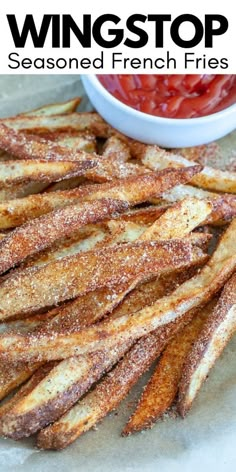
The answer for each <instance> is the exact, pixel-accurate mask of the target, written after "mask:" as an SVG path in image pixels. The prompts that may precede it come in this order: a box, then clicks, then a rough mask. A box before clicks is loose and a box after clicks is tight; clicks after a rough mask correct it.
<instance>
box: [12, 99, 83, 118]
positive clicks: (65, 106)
mask: <svg viewBox="0 0 236 472" xmlns="http://www.w3.org/2000/svg"><path fill="white" fill-rule="evenodd" d="M80 102H81V97H75V98H72V99H71V100H66V101H65V102H59V103H52V104H50V105H44V106H42V107H39V108H36V109H35V110H30V111H28V112H26V113H22V114H21V115H18V117H21V116H22V115H23V116H30V117H33V116H52V115H60V114H64V113H73V112H74V111H76V109H77V107H78V106H79V104H80ZM18 117H16V118H18Z"/></svg>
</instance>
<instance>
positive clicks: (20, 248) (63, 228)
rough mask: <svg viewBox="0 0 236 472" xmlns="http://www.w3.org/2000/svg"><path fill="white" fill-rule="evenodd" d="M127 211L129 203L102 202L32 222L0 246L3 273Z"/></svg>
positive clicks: (67, 210)
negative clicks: (77, 231) (76, 233)
mask: <svg viewBox="0 0 236 472" xmlns="http://www.w3.org/2000/svg"><path fill="white" fill-rule="evenodd" d="M126 208H127V205H126V204H125V202H121V201H117V200H110V199H109V200H108V199H101V200H97V201H95V202H87V203H84V204H82V203H81V204H77V205H70V206H68V207H65V208H61V209H59V210H56V211H54V212H53V213H50V215H44V216H41V217H40V218H38V219H37V220H34V221H30V222H29V223H26V224H25V225H23V226H21V227H19V228H17V229H15V230H14V231H12V232H11V233H10V234H9V235H8V236H7V237H6V238H4V239H3V241H1V243H0V273H3V272H5V271H7V270H8V269H10V268H11V267H14V266H15V265H16V264H18V263H19V262H22V261H23V260H24V259H26V257H29V256H31V255H33V254H35V253H37V252H39V251H42V250H43V249H45V248H46V247H48V246H50V245H52V243H53V242H54V241H57V240H59V239H61V238H63V237H66V236H69V235H70V234H73V232H75V231H76V230H78V229H79V228H81V227H82V226H84V225H86V224H88V223H94V222H97V221H101V220H103V219H105V218H106V217H107V216H111V215H112V213H114V212H119V211H122V210H124V209H126Z"/></svg>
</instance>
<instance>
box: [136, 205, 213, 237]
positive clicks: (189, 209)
mask: <svg viewBox="0 0 236 472" xmlns="http://www.w3.org/2000/svg"><path fill="white" fill-rule="evenodd" d="M211 211H212V206H211V203H210V202H207V201H204V200H198V199H197V198H190V197H189V198H186V199H184V200H182V201H181V202H179V203H177V204H176V205H174V206H173V207H172V208H169V209H168V210H167V211H166V212H165V213H164V215H162V216H160V218H159V219H158V220H157V221H156V222H155V223H154V224H153V225H152V226H151V227H150V228H149V230H147V231H146V232H145V233H144V234H143V236H141V239H144V240H146V239H150V233H151V237H152V239H155V240H160V239H173V238H178V237H181V238H182V237H184V236H185V235H187V234H189V233H190V232H191V231H192V230H193V229H194V228H196V227H197V226H198V225H199V224H201V223H202V222H203V221H204V220H205V219H206V218H207V217H208V215H209V214H210V213H211ZM173 221H175V225H174V226H173Z"/></svg>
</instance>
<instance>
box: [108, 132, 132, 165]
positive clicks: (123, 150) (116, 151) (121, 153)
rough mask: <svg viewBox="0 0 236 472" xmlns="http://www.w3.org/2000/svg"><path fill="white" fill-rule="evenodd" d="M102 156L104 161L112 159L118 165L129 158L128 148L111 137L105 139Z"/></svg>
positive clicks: (118, 139) (116, 138)
mask: <svg viewBox="0 0 236 472" xmlns="http://www.w3.org/2000/svg"><path fill="white" fill-rule="evenodd" d="M102 155H103V157H105V158H106V159H114V160H116V161H118V162H120V163H121V162H126V161H128V160H129V159H130V158H131V153H130V149H129V146H128V145H127V144H126V143H125V142H124V141H122V140H121V139H120V138H119V137H118V136H111V137H110V138H108V139H107V141H106V143H105V146H104V149H103V153H102Z"/></svg>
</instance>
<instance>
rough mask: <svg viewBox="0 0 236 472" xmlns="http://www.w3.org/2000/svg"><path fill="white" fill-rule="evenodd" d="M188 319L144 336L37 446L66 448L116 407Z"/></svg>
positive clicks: (41, 436)
mask: <svg viewBox="0 0 236 472" xmlns="http://www.w3.org/2000/svg"><path fill="white" fill-rule="evenodd" d="M184 318H185V320H184ZM187 321H188V318H187V316H186V315H185V317H183V318H182V319H181V320H177V321H175V322H172V323H170V324H169V325H166V326H164V327H162V328H161V329H159V330H158V333H157V332H154V333H153V334H150V335H149V336H146V337H144V338H142V339H140V340H139V341H138V342H137V343H136V344H135V345H134V347H133V348H132V349H131V350H130V351H129V352H128V353H127V354H126V355H125V357H124V359H122V360H121V361H120V362H119V363H118V365H117V366H116V367H115V368H114V369H113V370H112V371H111V372H110V373H109V374H108V375H106V376H105V377H104V379H103V380H102V381H101V382H100V383H99V384H98V385H97V386H96V387H95V388H94V390H93V391H92V392H91V393H89V394H87V395H86V396H85V397H84V398H83V399H82V400H81V401H79V402H78V404H77V405H75V406H74V407H73V408H72V409H71V410H70V411H69V412H68V413H66V414H65V415H64V416H62V418H61V419H59V420H58V421H56V422H55V423H54V424H52V425H51V426H49V427H47V428H46V429H44V430H42V431H40V433H39V435H38V439H37V446H38V447H39V448H41V449H63V448H64V447H66V446H68V445H69V444H71V443H72V442H73V441H75V439H77V438H78V437H79V436H80V435H81V434H83V433H85V432H86V431H88V430H89V429H90V428H92V427H93V426H94V425H95V424H96V423H97V422H98V421H99V420H101V419H102V418H103V417H104V416H106V415H107V414H108V413H109V412H110V411H111V410H113V409H115V408H116V407H117V405H119V403H120V402H121V401H122V400H123V398H124V397H125V396H126V395H127V394H128V392H129V390H130V389H131V388H132V387H133V385H134V384H135V383H136V382H137V380H138V379H139V377H140V376H141V375H142V374H143V373H144V372H145V371H146V370H147V369H148V368H149V367H150V365H151V364H152V362H153V361H154V360H155V359H156V357H158V355H159V354H160V353H161V351H162V350H163V349H164V347H165V345H166V344H167V342H168V341H169V340H170V339H171V337H172V336H173V335H174V334H175V333H176V332H177V331H178V330H179V329H180V326H182V325H183V324H182V323H184V322H187Z"/></svg>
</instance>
